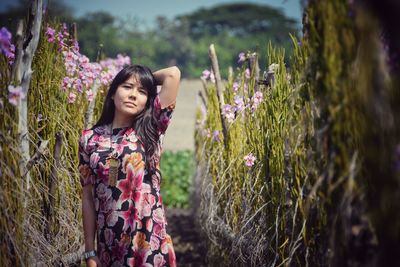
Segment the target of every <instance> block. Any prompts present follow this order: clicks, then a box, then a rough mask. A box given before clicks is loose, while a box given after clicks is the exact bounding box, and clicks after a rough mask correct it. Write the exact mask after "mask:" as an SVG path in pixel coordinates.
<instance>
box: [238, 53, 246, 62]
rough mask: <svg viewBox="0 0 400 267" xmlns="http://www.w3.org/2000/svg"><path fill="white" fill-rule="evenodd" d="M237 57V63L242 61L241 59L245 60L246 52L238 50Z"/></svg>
mask: <svg viewBox="0 0 400 267" xmlns="http://www.w3.org/2000/svg"><path fill="white" fill-rule="evenodd" d="M238 57H239V60H238V63H240V62H243V61H245V60H246V54H245V53H243V52H240V53H239V55H238Z"/></svg>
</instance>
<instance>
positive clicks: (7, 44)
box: [0, 27, 15, 64]
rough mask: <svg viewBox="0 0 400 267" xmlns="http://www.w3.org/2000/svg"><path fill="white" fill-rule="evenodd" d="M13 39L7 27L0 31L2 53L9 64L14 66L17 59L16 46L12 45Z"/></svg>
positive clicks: (0, 49)
mask: <svg viewBox="0 0 400 267" xmlns="http://www.w3.org/2000/svg"><path fill="white" fill-rule="evenodd" d="M11 37H12V35H11V33H10V32H9V31H8V30H7V28H6V27H2V28H1V29H0V51H1V53H2V54H4V55H5V56H6V57H7V59H8V63H9V64H12V63H13V62H14V58H15V46H14V45H13V44H12V43H11Z"/></svg>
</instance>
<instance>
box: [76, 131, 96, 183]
mask: <svg viewBox="0 0 400 267" xmlns="http://www.w3.org/2000/svg"><path fill="white" fill-rule="evenodd" d="M87 139H88V132H87V131H85V130H83V131H82V134H81V136H80V138H79V149H78V151H79V165H78V170H79V174H80V184H81V186H82V187H83V186H86V185H88V184H94V183H95V179H94V175H93V170H92V168H91V167H90V155H89V154H88V153H87V150H86V145H87Z"/></svg>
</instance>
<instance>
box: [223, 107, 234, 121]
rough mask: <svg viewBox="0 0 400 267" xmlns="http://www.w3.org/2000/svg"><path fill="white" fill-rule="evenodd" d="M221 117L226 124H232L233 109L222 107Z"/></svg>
mask: <svg viewBox="0 0 400 267" xmlns="http://www.w3.org/2000/svg"><path fill="white" fill-rule="evenodd" d="M222 115H223V116H224V117H225V118H226V119H227V120H228V122H233V120H234V119H235V107H233V106H231V105H228V104H225V105H224V106H223V107H222Z"/></svg>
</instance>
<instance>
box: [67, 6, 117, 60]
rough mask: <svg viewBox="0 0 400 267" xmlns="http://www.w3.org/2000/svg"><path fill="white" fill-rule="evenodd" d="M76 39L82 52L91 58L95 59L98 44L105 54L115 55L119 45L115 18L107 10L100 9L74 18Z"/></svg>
mask: <svg viewBox="0 0 400 267" xmlns="http://www.w3.org/2000/svg"><path fill="white" fill-rule="evenodd" d="M75 21H76V24H77V28H78V41H79V45H80V47H81V51H82V53H83V54H85V55H86V56H88V57H89V58H90V59H91V60H96V56H97V51H98V49H99V46H100V44H102V45H103V49H104V50H103V52H104V54H106V55H115V54H116V53H117V50H119V47H118V45H117V43H118V33H119V30H118V28H117V27H116V25H115V18H114V16H112V15H111V14H110V13H108V12H104V11H100V12H93V13H87V14H85V16H82V17H80V18H79V19H76V20H75Z"/></svg>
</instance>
